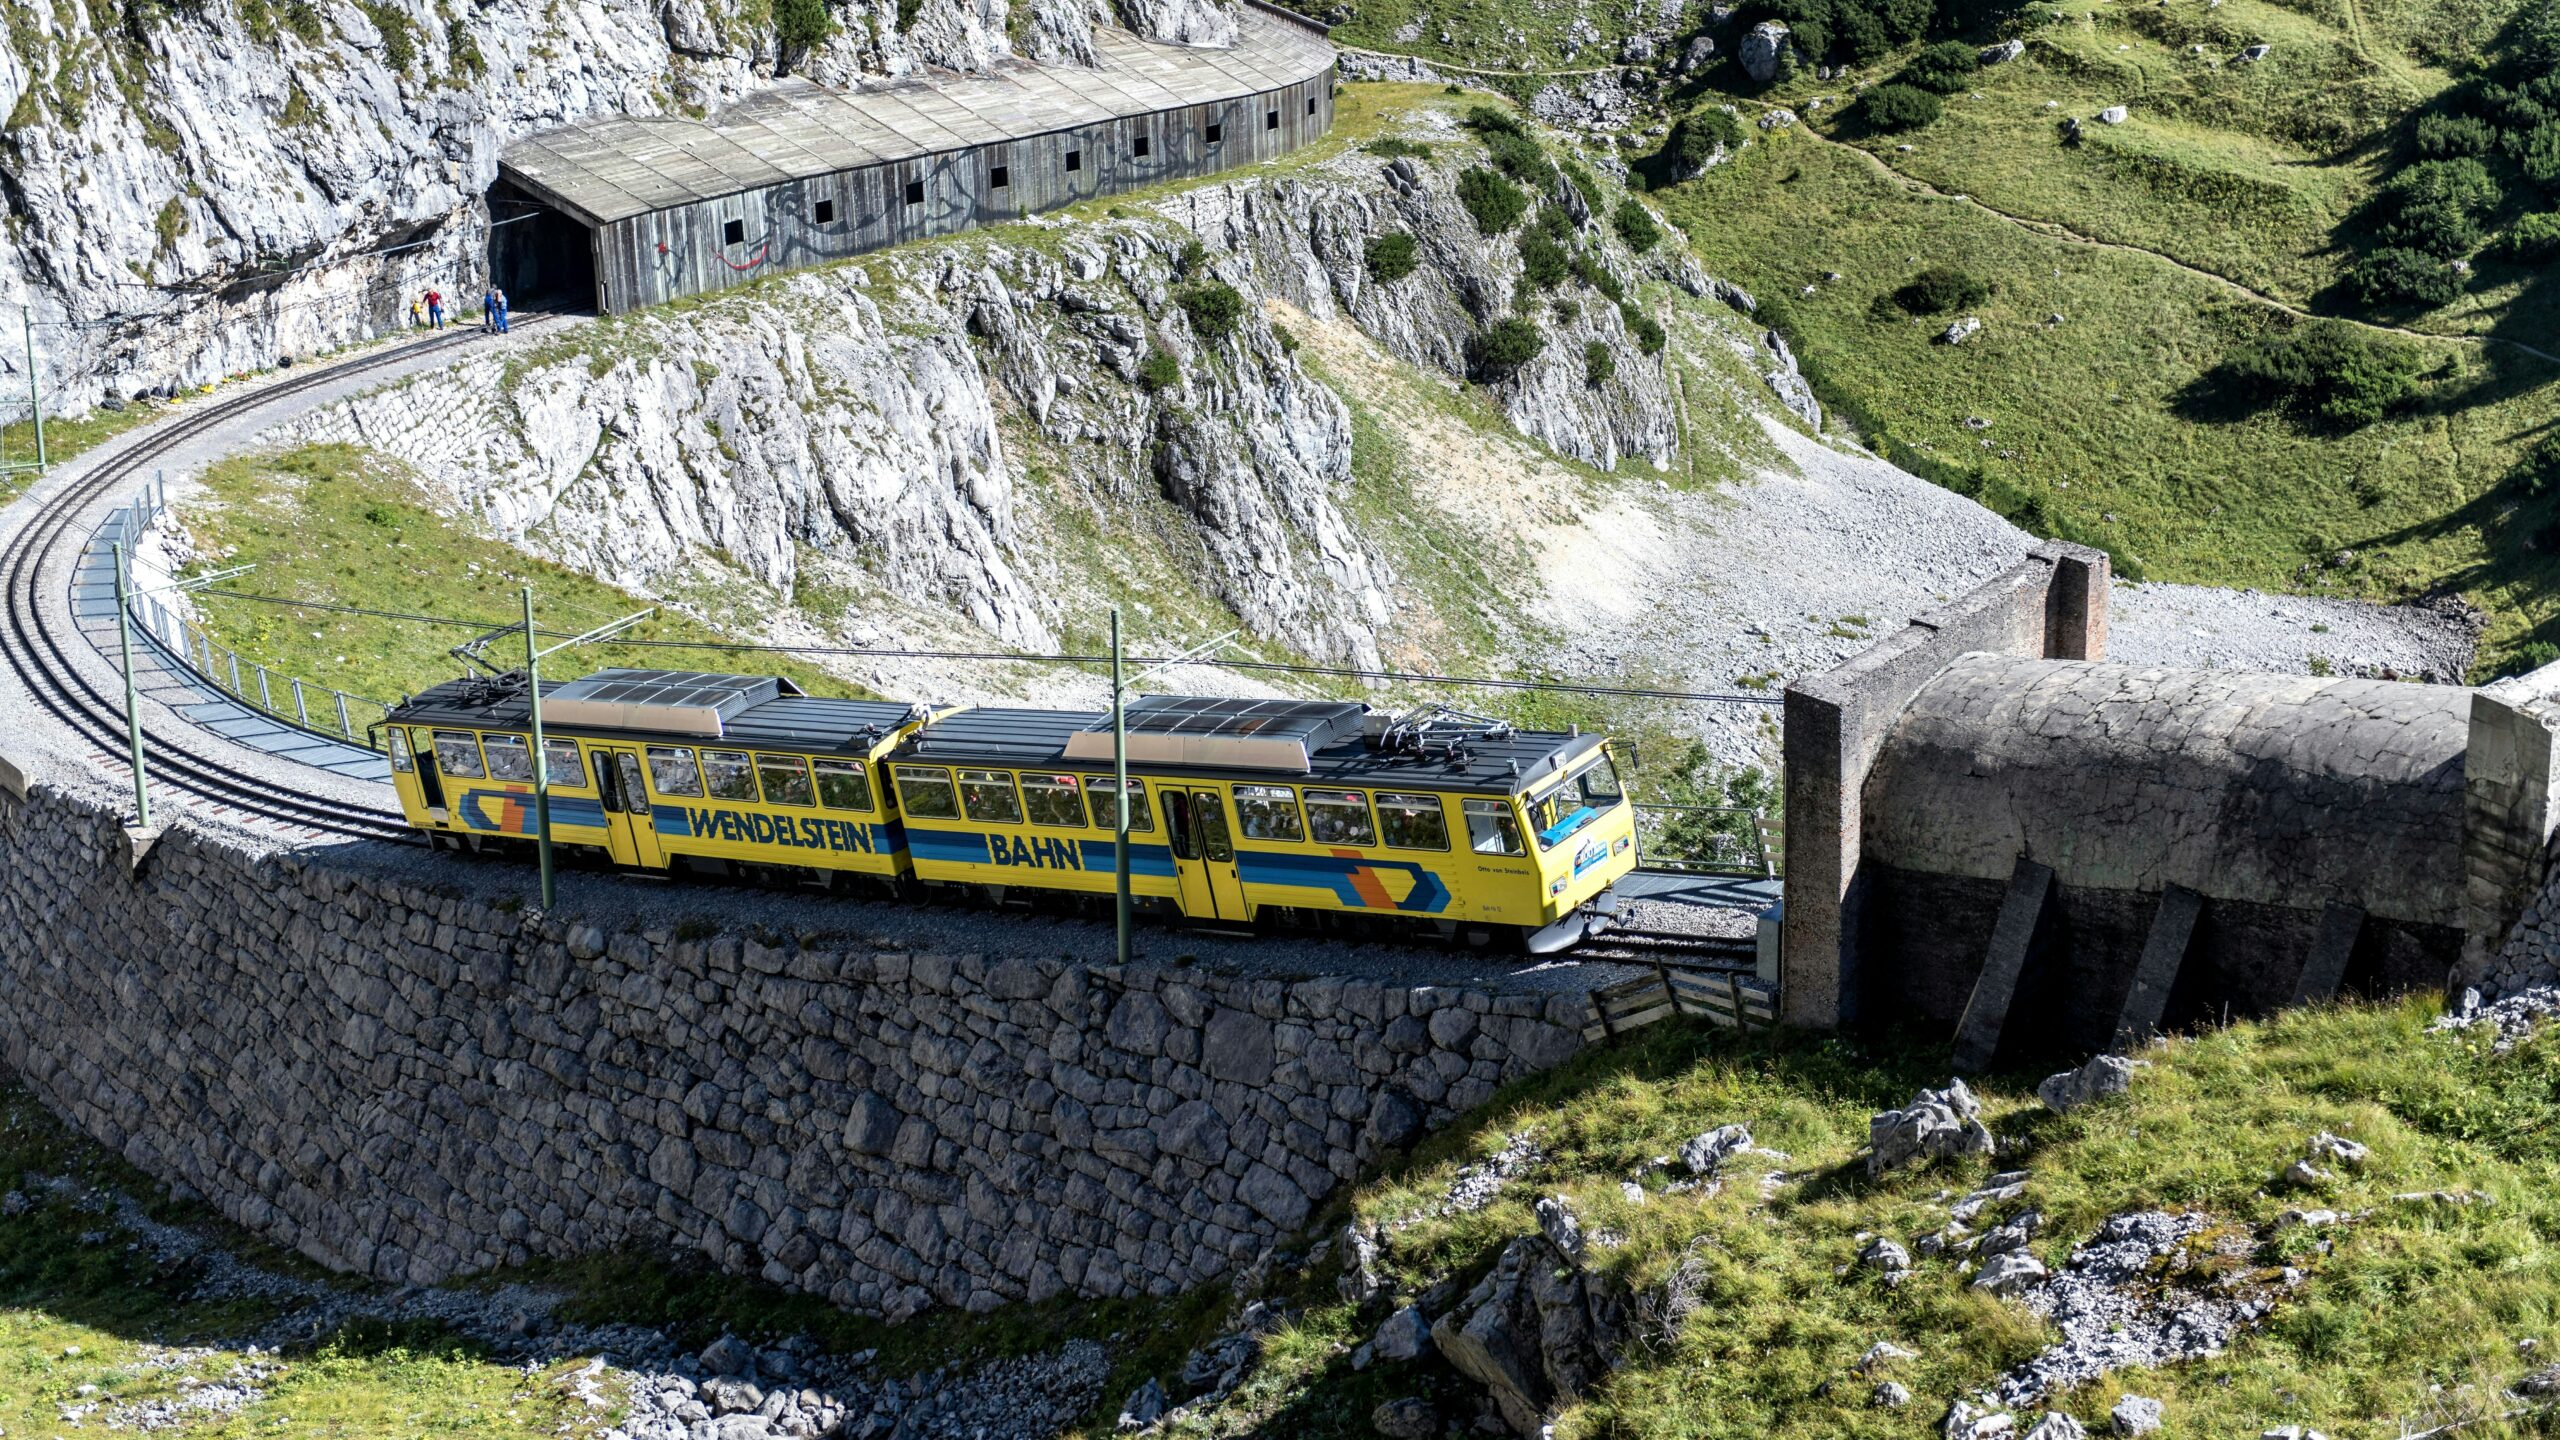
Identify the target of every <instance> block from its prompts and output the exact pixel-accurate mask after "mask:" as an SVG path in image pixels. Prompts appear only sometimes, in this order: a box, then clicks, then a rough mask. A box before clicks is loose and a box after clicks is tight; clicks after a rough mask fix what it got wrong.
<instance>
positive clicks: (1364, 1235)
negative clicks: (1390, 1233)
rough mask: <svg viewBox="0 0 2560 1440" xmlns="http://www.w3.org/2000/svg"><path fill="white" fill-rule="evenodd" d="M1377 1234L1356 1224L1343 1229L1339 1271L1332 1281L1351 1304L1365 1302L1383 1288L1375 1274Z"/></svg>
mask: <svg viewBox="0 0 2560 1440" xmlns="http://www.w3.org/2000/svg"><path fill="white" fill-rule="evenodd" d="M1378 1253H1379V1246H1378V1235H1377V1232H1376V1231H1374V1230H1364V1229H1362V1228H1361V1227H1359V1226H1357V1225H1350V1226H1345V1227H1344V1228H1343V1231H1342V1274H1341V1275H1340V1276H1339V1277H1337V1278H1336V1279H1335V1280H1334V1282H1333V1288H1334V1291H1335V1293H1336V1294H1339V1295H1340V1296H1341V1297H1342V1298H1343V1299H1345V1300H1348V1301H1350V1302H1351V1303H1352V1304H1354V1305H1366V1304H1368V1303H1369V1300H1370V1298H1371V1297H1372V1296H1374V1295H1376V1294H1377V1293H1378V1292H1379V1291H1380V1290H1382V1289H1384V1288H1385V1287H1386V1280H1385V1278H1384V1277H1383V1276H1381V1275H1379V1273H1378Z"/></svg>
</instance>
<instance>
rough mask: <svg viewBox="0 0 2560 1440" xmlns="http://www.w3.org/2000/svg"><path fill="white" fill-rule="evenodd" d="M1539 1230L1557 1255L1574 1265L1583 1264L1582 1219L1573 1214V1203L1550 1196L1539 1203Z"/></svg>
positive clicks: (1562, 1198) (1559, 1196)
mask: <svg viewBox="0 0 2560 1440" xmlns="http://www.w3.org/2000/svg"><path fill="white" fill-rule="evenodd" d="M1538 1230H1539V1232H1540V1233H1541V1234H1543V1235H1545V1236H1546V1237H1547V1243H1548V1244H1550V1245H1553V1246H1555V1247H1556V1253H1557V1254H1559V1255H1562V1256H1563V1257H1564V1258H1565V1259H1566V1260H1568V1261H1570V1262H1572V1263H1573V1264H1576V1265H1579V1264H1581V1263H1582V1250H1583V1245H1584V1243H1585V1242H1584V1240H1583V1236H1582V1217H1581V1216H1579V1215H1576V1214H1574V1213H1573V1202H1571V1201H1569V1200H1567V1199H1565V1198H1564V1197H1563V1196H1561V1195H1550V1196H1548V1197H1546V1198H1545V1199H1543V1200H1540V1201H1539V1202H1538Z"/></svg>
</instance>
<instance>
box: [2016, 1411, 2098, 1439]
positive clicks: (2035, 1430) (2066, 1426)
mask: <svg viewBox="0 0 2560 1440" xmlns="http://www.w3.org/2000/svg"><path fill="white" fill-rule="evenodd" d="M2020 1440H2089V1432H2088V1431H2087V1430H2085V1429H2083V1428H2082V1427H2081V1424H2080V1422H2079V1421H2077V1420H2074V1419H2072V1418H2071V1417H2070V1416H2068V1415H2065V1414H2063V1413H2062V1412H2061V1411H2059V1410H2047V1411H2046V1412H2044V1415H2043V1416H2042V1417H2041V1418H2039V1419H2038V1420H2037V1421H2036V1423H2035V1424H2034V1425H2032V1426H2029V1427H2028V1429H2027V1433H2026V1434H2025V1435H2024V1436H2022V1437H2020Z"/></svg>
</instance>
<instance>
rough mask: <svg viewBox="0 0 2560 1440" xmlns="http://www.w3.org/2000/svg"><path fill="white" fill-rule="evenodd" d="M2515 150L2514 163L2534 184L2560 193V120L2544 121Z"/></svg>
mask: <svg viewBox="0 0 2560 1440" xmlns="http://www.w3.org/2000/svg"><path fill="white" fill-rule="evenodd" d="M2516 149H2517V151H2518V154H2517V156H2516V163H2518V164H2520V165H2522V166H2524V173H2525V175H2526V176H2527V177H2528V178H2530V179H2531V180H2532V181H2533V183H2534V184H2536V185H2540V186H2542V187H2543V188H2544V189H2546V190H2552V191H2555V192H2560V120H2547V121H2544V122H2543V123H2542V124H2541V125H2539V126H2537V127H2535V129H2534V130H2533V132H2532V134H2530V135H2528V136H2527V137H2526V138H2525V139H2524V140H2523V141H2521V142H2519V143H2518V144H2517V146H2516Z"/></svg>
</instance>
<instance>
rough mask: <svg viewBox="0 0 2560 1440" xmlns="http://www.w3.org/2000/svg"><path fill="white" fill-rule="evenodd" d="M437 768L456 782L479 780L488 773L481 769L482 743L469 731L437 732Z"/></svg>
mask: <svg viewBox="0 0 2560 1440" xmlns="http://www.w3.org/2000/svg"><path fill="white" fill-rule="evenodd" d="M436 768H437V769H439V770H441V771H443V772H444V773H446V774H447V775H450V776H452V777H453V778H455V779H456V780H478V779H481V778H482V777H483V776H485V775H486V774H487V773H488V772H486V771H484V770H482V769H481V768H480V742H479V740H478V738H476V737H475V736H473V735H472V733H471V732H470V731H468V730H439V731H437V732H436Z"/></svg>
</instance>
